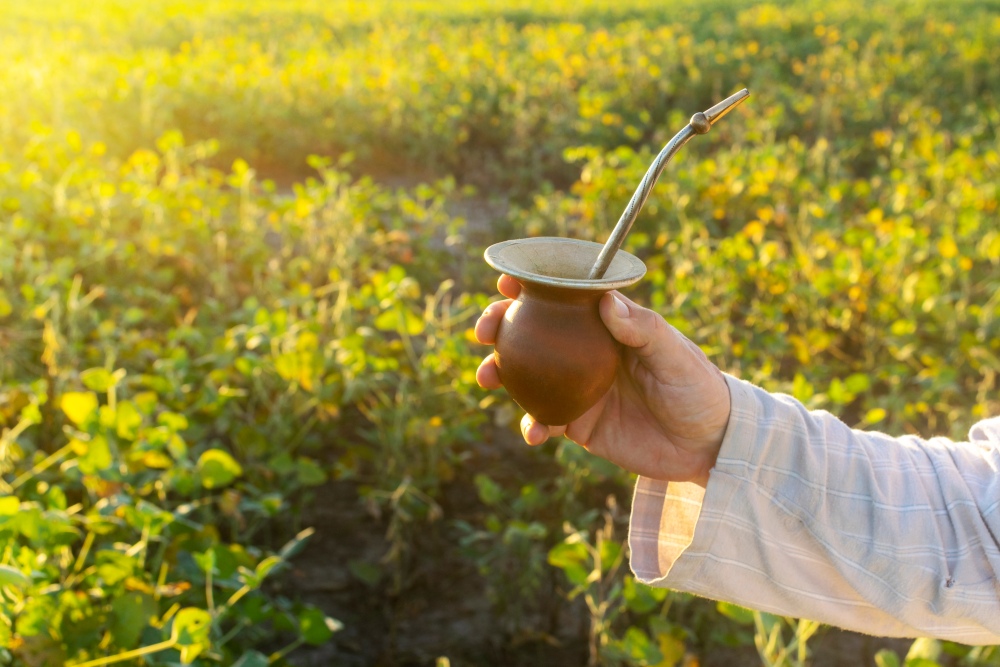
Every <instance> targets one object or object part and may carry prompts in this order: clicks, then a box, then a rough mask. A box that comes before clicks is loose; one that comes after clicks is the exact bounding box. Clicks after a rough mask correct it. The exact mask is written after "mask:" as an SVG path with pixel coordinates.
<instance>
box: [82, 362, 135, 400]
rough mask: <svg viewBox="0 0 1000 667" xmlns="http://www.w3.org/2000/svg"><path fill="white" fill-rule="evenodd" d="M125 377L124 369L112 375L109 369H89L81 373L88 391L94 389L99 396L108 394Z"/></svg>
mask: <svg viewBox="0 0 1000 667" xmlns="http://www.w3.org/2000/svg"><path fill="white" fill-rule="evenodd" d="M123 377H125V371H124V369H122V370H119V371H117V372H115V373H112V372H111V371H109V370H108V369H107V368H88V369H87V370H85V371H83V372H82V373H80V379H81V380H82V381H83V384H84V385H85V386H86V387H87V389H93V390H94V391H96V392H97V393H99V394H103V393H105V392H107V391H108V390H109V389H111V388H112V387H114V386H115V385H116V384H118V382H119V381H120V380H121V379H122V378H123Z"/></svg>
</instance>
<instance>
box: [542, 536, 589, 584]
mask: <svg viewBox="0 0 1000 667" xmlns="http://www.w3.org/2000/svg"><path fill="white" fill-rule="evenodd" d="M548 561H549V564H550V565H554V566H556V567H558V568H559V569H560V570H562V571H563V572H564V573H565V574H566V577H567V578H568V579H569V581H570V583H572V584H573V585H574V586H586V585H587V584H588V583H589V581H588V580H589V577H590V574H591V571H592V569H593V567H592V563H591V560H590V552H588V551H587V546H586V545H585V544H583V543H582V542H574V543H566V542H563V543H562V544H557V545H555V546H554V547H552V549H550V550H549V555H548Z"/></svg>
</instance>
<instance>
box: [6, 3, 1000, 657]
mask: <svg viewBox="0 0 1000 667" xmlns="http://www.w3.org/2000/svg"><path fill="white" fill-rule="evenodd" d="M0 62H3V63H4V65H3V68H2V70H0V475H2V476H0V665H10V666H17V667H41V666H43V665H74V666H76V667H83V666H97V665H108V664H124V665H176V664H193V665H200V666H208V665H239V666H240V667H259V666H261V665H269V664H270V665H349V666H362V665H376V664H378V665H400V666H402V665H436V666H438V667H443V666H446V665H449V664H453V665H484V666H493V665H539V664H546V665H583V664H591V665H622V666H625V665H630V666H631V665H636V666H638V665H657V666H673V665H686V666H688V667H691V666H693V665H732V664H751V665H752V664H761V663H763V664H766V665H806V664H812V665H844V666H846V665H857V664H878V665H879V667H891V666H894V665H904V664H905V665H908V666H910V667H917V666H927V665H963V666H971V665H995V664H996V660H998V659H1000V654H998V652H997V651H996V649H983V648H972V647H964V646H959V645H955V644H950V643H941V642H936V641H930V640H918V641H916V642H914V643H912V646H911V643H910V642H908V641H907V642H902V643H900V642H898V641H896V642H890V641H886V640H878V639H875V638H861V637H855V636H851V635H847V634H845V633H840V632H836V631H834V630H832V629H829V628H822V627H818V626H816V625H815V624H813V623H810V622H808V621H799V620H796V619H783V618H777V617H772V616H769V615H767V614H760V613H754V612H751V611H748V610H744V609H740V608H736V607H733V606H730V605H724V604H716V603H714V602H710V601H706V600H700V599H695V598H692V597H690V596H686V595H681V594H679V593H675V592H670V591H665V590H653V589H649V588H646V587H644V586H641V585H639V584H637V583H636V582H635V581H634V579H633V578H632V577H631V576H630V574H629V573H628V567H627V553H626V547H625V546H624V538H625V529H626V525H627V515H628V512H627V510H628V507H629V503H630V494H631V484H632V480H631V479H630V478H629V476H628V475H627V474H626V473H623V472H622V471H620V470H617V469H615V468H613V467H610V466H608V465H607V464H604V463H602V462H601V461H599V460H594V459H593V458H592V457H590V456H589V455H588V454H587V453H586V452H585V451H584V450H582V449H580V448H578V447H576V446H575V445H572V444H571V443H568V442H552V443H549V444H547V445H545V446H544V447H541V448H538V449H535V450H528V449H527V448H526V447H523V446H522V445H520V444H519V439H518V435H517V428H516V423H517V418H518V417H519V415H518V413H517V412H516V409H515V408H516V406H514V405H513V404H512V403H511V402H510V401H509V400H508V399H507V398H506V396H504V395H503V394H501V393H488V392H484V391H483V390H481V389H479V388H478V387H477V386H476V384H475V379H474V372H475V368H476V366H477V365H478V363H479V361H480V359H481V358H482V356H483V355H485V354H486V353H487V352H488V350H487V349H485V348H482V347H481V346H479V345H477V344H476V343H475V342H474V339H473V337H472V334H471V327H472V325H473V324H474V322H475V318H476V317H477V316H478V314H479V313H480V311H481V310H482V308H483V307H484V306H485V305H486V304H487V303H489V302H490V301H491V300H492V299H494V298H496V295H495V294H494V290H493V283H494V281H495V275H493V274H492V273H491V272H490V271H489V270H488V268H487V267H486V266H485V265H484V264H483V262H482V260H481V256H482V251H483V249H484V248H485V247H486V246H487V245H489V244H491V243H493V242H496V241H500V240H504V239H507V238H515V237H519V236H525V235H542V234H546V235H561V236H573V237H578V238H587V239H595V240H603V239H604V238H605V237H606V234H607V233H608V232H609V231H610V228H611V227H612V226H613V224H614V222H615V221H616V220H617V219H618V216H619V214H620V213H621V211H622V209H623V208H624V205H625V203H626V202H627V200H628V197H629V196H630V195H631V192H632V190H633V189H634V187H635V185H636V184H637V183H638V182H639V180H640V179H641V177H642V174H643V173H644V171H645V169H646V167H647V166H648V164H649V162H650V161H651V159H652V157H653V156H654V155H655V154H656V152H657V151H658V150H659V149H660V147H661V146H662V145H663V143H664V142H665V141H666V140H667V139H669V137H670V136H672V135H673V133H674V132H675V131H677V130H678V129H680V128H681V127H682V126H683V125H684V123H686V122H687V118H688V117H689V116H690V114H691V113H693V112H694V111H698V110H702V109H705V108H707V107H708V106H709V105H710V104H712V103H714V102H715V101H717V100H719V99H721V98H722V97H724V96H726V95H728V94H729V93H731V92H733V91H735V90H737V89H739V88H741V87H744V86H746V87H749V88H750V90H751V92H752V97H751V99H750V100H749V101H748V103H746V104H744V105H743V106H742V107H741V108H740V109H739V111H738V112H735V113H733V114H732V115H731V116H729V117H728V118H727V119H726V120H725V121H724V122H723V123H722V124H720V125H719V126H718V127H717V128H716V129H715V130H713V132H712V133H711V134H709V135H708V136H707V137H705V138H700V139H697V140H696V141H694V142H692V144H690V145H689V146H688V147H687V148H685V149H684V151H683V152H682V153H681V154H680V155H679V156H678V158H677V159H676V161H675V162H674V163H672V164H671V165H670V166H669V167H668V169H667V171H666V172H665V173H664V175H663V177H662V178H661V180H660V183H659V185H658V186H657V187H656V189H655V190H654V191H653V194H652V196H651V197H650V200H649V202H648V203H647V205H646V207H645V209H644V210H643V212H642V214H641V216H640V218H639V220H638V222H637V223H636V227H635V229H634V230H633V232H632V234H631V236H630V238H629V240H628V248H627V249H628V250H630V251H631V252H633V253H635V254H637V255H638V256H640V257H641V258H642V259H643V260H644V261H645V262H646V264H647V266H648V269H649V271H648V274H647V276H646V278H645V279H644V280H643V281H642V282H641V283H640V285H638V286H637V287H636V288H635V289H634V290H633V291H632V293H631V296H633V297H634V298H636V299H637V300H640V301H641V302H643V303H645V304H648V305H649V306H651V307H653V308H655V309H657V310H658V311H659V312H661V313H662V314H663V315H664V316H665V317H667V319H668V320H669V321H670V322H671V323H673V324H674V325H675V326H677V327H678V328H679V329H680V330H681V331H683V332H684V333H685V334H687V335H688V336H689V337H690V338H692V339H693V340H694V341H696V342H697V343H698V344H699V345H701V346H702V347H703V349H705V350H706V352H707V353H708V354H709V355H710V356H711V358H712V359H713V360H714V361H716V362H717V363H718V364H719V365H720V366H721V367H722V368H724V369H725V370H727V371H729V372H731V373H733V374H736V375H739V376H741V377H744V378H746V379H749V380H751V381H754V382H756V383H759V384H761V385H762V386H764V387H766V388H768V389H770V390H774V391H783V392H786V393H789V394H792V395H794V396H796V397H797V398H799V399H800V400H802V401H804V402H805V403H806V404H807V405H809V406H810V407H814V408H823V409H827V410H830V411H832V412H834V413H836V414H838V415H839V416H841V417H842V418H843V419H844V420H845V421H846V422H847V423H849V424H850V425H852V426H858V427H862V428H877V429H879V430H883V431H885V432H889V433H896V434H902V433H919V434H923V435H931V434H942V435H949V436H953V437H956V438H962V437H963V436H964V434H965V432H966V431H967V429H968V427H969V426H970V425H971V424H972V423H973V422H974V421H976V420H977V419H979V418H981V417H983V416H986V415H989V414H997V413H1000V380H998V373H1000V210H998V206H1000V192H998V184H1000V144H998V139H997V137H998V127H1000V106H998V105H1000V98H998V91H1000V70H998V68H997V66H996V64H997V63H998V62H1000V3H998V2H997V1H996V0H985V1H981V2H971V1H965V0H955V1H952V2H936V1H932V0H916V1H913V2H901V1H899V0H890V1H889V2H885V3H881V4H878V5H876V6H874V7H869V6H867V4H866V3H864V2H862V1H861V0H844V1H842V2H837V3H827V2H818V1H813V0H807V1H804V2H794V3H793V2H777V3H768V4H750V3H744V2H738V1H737V0H704V1H702V2H693V1H692V0H679V1H678V2H672V3H661V2H654V1H653V0H618V1H617V2H614V3H600V2H595V1H588V0H575V1H572V2H571V1H569V0H555V1H552V2H546V3H533V2H528V1H527V0H524V1H520V0H500V1H498V2H493V3H489V4H488V6H481V3H477V2H472V1H471V0H442V1H440V2H412V3H404V2H391V1H389V0H379V1H374V2H355V1H347V0H338V1H334V2H320V1H319V0H315V1H310V0H283V1H278V0H270V1H266V0H247V1H245V2H236V1H235V0H215V1H212V2H194V1H193V0H150V1H148V2H132V1H128V0H118V1H112V0H94V1H93V2H89V3H86V7H84V5H83V4H80V3H73V2H69V1H68V0H66V1H56V0H36V1H34V2H31V3H22V2H15V1H14V0H0Z"/></svg>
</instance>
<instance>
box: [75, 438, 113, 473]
mask: <svg viewBox="0 0 1000 667" xmlns="http://www.w3.org/2000/svg"><path fill="white" fill-rule="evenodd" d="M77 442H80V443H82V444H83V445H84V446H85V447H86V451H85V452H84V453H83V454H82V455H81V456H80V457H79V459H78V461H79V467H80V472H82V473H83V474H85V475H93V474H96V473H97V472H99V471H101V470H107V469H108V468H110V467H111V461H112V458H111V447H110V446H109V445H108V439H107V438H105V437H104V436H103V435H95V436H94V437H92V438H91V439H90V440H89V441H87V442H84V441H77Z"/></svg>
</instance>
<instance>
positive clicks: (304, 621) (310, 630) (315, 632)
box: [299, 607, 343, 646]
mask: <svg viewBox="0 0 1000 667" xmlns="http://www.w3.org/2000/svg"><path fill="white" fill-rule="evenodd" d="M342 627H343V626H342V625H341V624H340V622H339V621H336V620H334V619H332V618H330V617H329V616H327V615H326V614H324V613H323V612H322V611H320V610H319V609H316V608H314V607H310V608H309V609H306V610H305V611H303V612H301V613H299V632H301V633H302V638H303V639H304V640H305V641H306V643H307V644H312V645H313V646H319V645H320V644H325V643H326V642H328V641H330V638H331V637H333V633H334V632H337V631H338V630H340V629H341V628H342Z"/></svg>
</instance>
